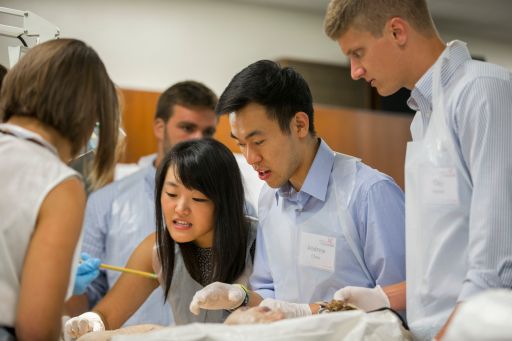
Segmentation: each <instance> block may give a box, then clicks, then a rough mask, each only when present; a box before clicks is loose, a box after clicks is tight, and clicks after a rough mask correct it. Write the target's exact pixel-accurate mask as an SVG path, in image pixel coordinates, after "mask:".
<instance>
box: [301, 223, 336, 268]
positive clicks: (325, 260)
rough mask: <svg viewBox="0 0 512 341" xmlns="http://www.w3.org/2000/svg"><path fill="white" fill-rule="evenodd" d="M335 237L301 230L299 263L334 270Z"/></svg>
mask: <svg viewBox="0 0 512 341" xmlns="http://www.w3.org/2000/svg"><path fill="white" fill-rule="evenodd" d="M335 254H336V238H334V237H328V236H322V235H319V234H313V233H307V232H301V234H300V248H299V264H300V265H302V266H311V267H314V268H318V269H322V270H326V271H329V272H334V259H335Z"/></svg>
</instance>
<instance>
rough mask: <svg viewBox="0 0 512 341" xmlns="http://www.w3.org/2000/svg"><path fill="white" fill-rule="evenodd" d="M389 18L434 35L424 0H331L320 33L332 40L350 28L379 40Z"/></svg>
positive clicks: (433, 28) (425, 33)
mask: <svg viewBox="0 0 512 341" xmlns="http://www.w3.org/2000/svg"><path fill="white" fill-rule="evenodd" d="M393 17H400V18H402V19H404V20H406V21H407V22H409V23H410V24H411V25H412V26H413V27H414V28H415V29H416V30H417V31H418V32H420V33H422V34H424V35H426V36H431V35H432V34H433V33H434V32H435V27H434V23H433V21H432V17H431V16H430V12H429V10H428V7H427V2H426V0H331V2H330V3H329V6H328V7H327V13H326V14H325V20H324V30H325V33H326V34H327V36H328V37H329V38H331V39H333V40H337V39H338V38H339V37H341V36H342V35H343V34H344V33H346V32H347V31H348V30H349V29H350V28H351V27H354V28H357V29H359V30H362V31H367V32H370V33H371V34H372V35H373V36H375V37H380V36H381V35H382V30H383V29H384V25H385V24H386V22H387V21H388V20H389V19H390V18H393Z"/></svg>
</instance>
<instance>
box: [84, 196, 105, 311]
mask: <svg viewBox="0 0 512 341" xmlns="http://www.w3.org/2000/svg"><path fill="white" fill-rule="evenodd" d="M108 189H109V188H107V187H105V188H103V189H101V190H99V191H97V192H95V193H92V194H91V195H90V196H89V199H88V200H87V206H86V209H85V218H84V226H83V229H84V238H83V241H82V252H87V253H88V254H89V255H91V257H96V258H99V259H100V260H103V259H104V258H105V243H106V234H107V226H108V225H109V221H108V217H109V215H108V212H109V208H110V207H111V202H109V200H108V198H109V197H110V195H106V194H108V192H105V191H106V190H108ZM108 287H109V286H108V280H107V277H106V275H105V272H104V271H100V275H99V276H98V278H96V279H95V280H94V281H93V282H92V283H91V284H90V285H89V286H88V287H87V289H86V291H85V293H86V295H87V299H88V301H89V307H90V308H92V307H94V306H95V305H96V303H98V301H99V300H100V299H101V298H103V296H105V294H106V293H107V291H108Z"/></svg>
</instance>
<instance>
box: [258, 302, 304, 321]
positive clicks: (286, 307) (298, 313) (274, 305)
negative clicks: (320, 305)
mask: <svg viewBox="0 0 512 341" xmlns="http://www.w3.org/2000/svg"><path fill="white" fill-rule="evenodd" d="M259 306H260V307H268V308H270V309H272V310H278V311H281V312H282V313H283V314H284V316H285V317H286V318H294V317H302V316H308V315H311V314H312V312H311V308H309V304H301V303H291V302H285V301H280V300H275V299H273V298H265V299H264V300H263V301H261V303H260V305H259Z"/></svg>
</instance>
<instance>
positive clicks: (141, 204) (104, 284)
mask: <svg viewBox="0 0 512 341" xmlns="http://www.w3.org/2000/svg"><path fill="white" fill-rule="evenodd" d="M155 172H156V169H155V167H154V166H153V165H152V164H151V165H150V166H147V167H145V168H142V169H140V170H139V171H137V172H135V173H134V174H131V175H129V176H127V177H125V178H122V179H120V180H118V181H115V182H113V183H111V184H109V185H107V186H105V187H103V188H101V189H99V190H98V191H96V192H94V193H92V194H91V195H90V197H89V199H88V201H87V207H86V211H85V221H84V238H83V243H82V251H84V252H87V253H89V254H90V255H91V256H93V257H98V258H100V259H101V261H102V262H103V263H107V264H111V265H116V266H125V265H126V263H127V262H128V259H129V258H130V256H131V254H132V252H133V251H134V250H135V248H136V247H137V246H138V245H139V243H140V242H142V240H143V239H144V238H146V237H147V236H148V235H149V234H151V233H153V232H155V207H154V188H155ZM120 275H121V274H120V273H119V272H117V271H101V275H100V276H99V277H98V278H97V279H96V280H95V281H94V282H93V283H92V284H91V285H89V286H88V288H87V291H86V293H87V296H88V298H89V303H90V305H91V306H93V305H95V304H96V303H97V302H98V301H99V300H100V299H101V298H102V297H103V296H104V295H105V294H106V292H107V291H108V290H109V288H111V287H112V286H113V285H114V283H115V282H116V281H117V279H118V278H119V276H120ZM171 322H172V316H171V308H170V306H169V305H168V304H167V303H164V295H163V290H162V289H161V288H160V287H158V288H157V289H156V290H155V291H154V292H153V293H152V294H151V296H149V298H148V299H147V300H146V302H144V304H143V305H142V306H141V307H140V308H139V309H138V310H137V312H135V314H134V315H132V317H131V318H130V319H129V320H128V321H126V323H125V324H124V326H129V325H135V324H144V323H154V324H160V325H169V324H170V323H171Z"/></svg>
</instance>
